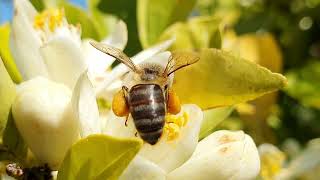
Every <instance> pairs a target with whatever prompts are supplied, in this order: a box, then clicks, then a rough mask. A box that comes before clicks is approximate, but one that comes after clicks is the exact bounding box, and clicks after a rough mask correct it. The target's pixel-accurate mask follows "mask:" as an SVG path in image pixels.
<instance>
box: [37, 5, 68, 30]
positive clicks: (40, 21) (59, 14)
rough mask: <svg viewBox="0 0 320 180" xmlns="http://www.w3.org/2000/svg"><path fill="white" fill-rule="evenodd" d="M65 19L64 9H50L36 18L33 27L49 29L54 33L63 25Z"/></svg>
mask: <svg viewBox="0 0 320 180" xmlns="http://www.w3.org/2000/svg"><path fill="white" fill-rule="evenodd" d="M64 17H65V16H64V11H63V9H48V10H45V11H43V12H42V13H40V14H38V15H37V16H36V17H35V18H34V22H33V26H34V28H35V29H41V30H44V29H45V28H46V27H48V28H49V30H50V31H51V32H53V31H54V30H55V29H56V28H57V27H59V26H60V25H62V21H63V18H64Z"/></svg>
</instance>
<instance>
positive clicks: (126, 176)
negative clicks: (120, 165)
mask: <svg viewBox="0 0 320 180" xmlns="http://www.w3.org/2000/svg"><path fill="white" fill-rule="evenodd" d="M165 176H166V174H165V172H164V171H163V170H162V169H161V168H160V167H158V166H157V165H156V164H154V163H152V162H150V161H148V160H146V159H145V158H143V157H141V156H139V155H137V156H136V157H135V158H134V159H133V160H132V161H131V162H130V164H129V166H128V167H127V169H126V170H124V172H123V173H122V175H121V176H120V178H119V179H120V180H149V179H152V180H165V179H166V177H165Z"/></svg>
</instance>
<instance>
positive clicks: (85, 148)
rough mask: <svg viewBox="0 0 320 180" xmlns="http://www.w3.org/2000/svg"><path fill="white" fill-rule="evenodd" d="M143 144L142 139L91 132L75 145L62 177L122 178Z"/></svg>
mask: <svg viewBox="0 0 320 180" xmlns="http://www.w3.org/2000/svg"><path fill="white" fill-rule="evenodd" d="M141 146H142V141H141V140H140V139H138V138H128V139H120V138H115V137H111V136H107V135H102V134H99V135H91V136H88V137H87V138H84V139H81V140H80V141H78V142H77V143H76V144H74V145H73V146H72V147H71V149H70V150H69V151H68V153H67V154H66V156H65V159H64V161H63V163H62V165H61V166H60V169H59V173H58V180H73V179H74V180H87V179H92V180H93V179H96V180H98V179H118V177H119V176H120V175H121V174H122V172H123V170H125V168H126V167H127V166H128V164H129V163H130V161H131V160H132V159H133V158H134V157H135V155H136V154H137V153H138V151H139V150H140V148H141Z"/></svg>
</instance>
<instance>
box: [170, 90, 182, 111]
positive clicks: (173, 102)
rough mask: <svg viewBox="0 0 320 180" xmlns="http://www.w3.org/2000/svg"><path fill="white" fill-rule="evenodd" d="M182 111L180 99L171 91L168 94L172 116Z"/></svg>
mask: <svg viewBox="0 0 320 180" xmlns="http://www.w3.org/2000/svg"><path fill="white" fill-rule="evenodd" d="M180 110H181V104H180V99H179V97H178V96H177V94H176V93H175V92H174V91H173V90H172V89H170V90H169V92H168V112H169V113H171V114H178V113H179V112H180Z"/></svg>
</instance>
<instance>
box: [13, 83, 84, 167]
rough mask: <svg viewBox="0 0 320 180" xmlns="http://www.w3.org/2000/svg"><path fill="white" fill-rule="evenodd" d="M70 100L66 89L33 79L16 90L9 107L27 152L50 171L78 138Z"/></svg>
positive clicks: (76, 124) (55, 84) (69, 94)
mask: <svg viewBox="0 0 320 180" xmlns="http://www.w3.org/2000/svg"><path fill="white" fill-rule="evenodd" d="M70 100H71V92H70V90H69V89H68V88H67V87H66V86H64V85H62V84H58V83H55V82H52V81H49V80H48V79H45V78H42V77H36V78H34V79H31V80H29V81H26V82H23V83H22V84H21V85H19V86H18V88H17V98H16V100H15V102H14V103H13V105H12V112H13V117H14V120H15V123H16V126H17V128H18V130H19V132H20V134H21V135H22V137H23V138H24V140H25V141H26V143H27V145H28V146H29V148H30V150H31V151H32V152H33V154H34V155H35V156H36V158H37V159H38V160H39V161H40V162H41V163H48V164H49V165H50V167H51V168H53V169H56V168H58V166H59V164H60V163H61V161H62V160H63V158H64V155H65V153H66V152H67V150H68V148H69V147H70V146H71V145H72V144H73V143H74V142H75V141H76V140H77V139H78V137H79V127H78V126H79V125H78V121H76V119H75V117H74V114H73V112H72V109H71V105H70Z"/></svg>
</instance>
